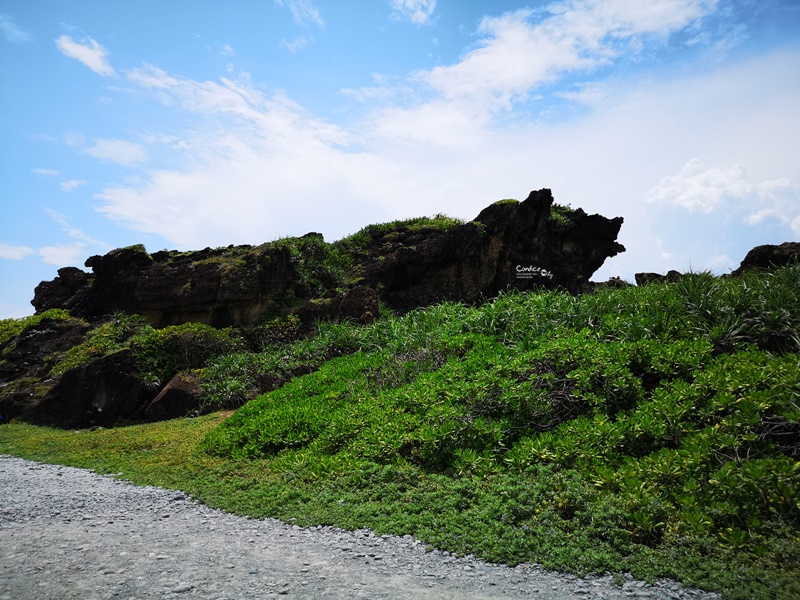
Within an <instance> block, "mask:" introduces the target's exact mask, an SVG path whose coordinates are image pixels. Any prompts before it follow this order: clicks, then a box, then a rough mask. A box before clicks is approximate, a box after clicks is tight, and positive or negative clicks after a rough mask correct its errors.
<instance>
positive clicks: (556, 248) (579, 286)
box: [365, 189, 625, 311]
mask: <svg viewBox="0 0 800 600" xmlns="http://www.w3.org/2000/svg"><path fill="white" fill-rule="evenodd" d="M552 205H553V196H552V193H551V192H550V190H547V189H543V190H539V191H535V192H531V194H530V195H529V196H528V198H527V199H526V200H525V201H524V202H498V203H495V204H492V205H491V206H489V207H487V208H485V209H484V210H483V211H481V213H480V214H479V215H478V216H477V217H476V218H475V220H474V221H472V222H469V223H465V224H464V225H461V226H458V227H454V228H452V229H450V230H448V231H444V232H430V233H428V232H425V233H423V232H390V233H388V234H381V235H378V236H376V237H375V238H374V239H373V241H372V244H371V246H370V250H371V252H372V253H373V254H375V255H377V256H380V257H381V258H380V260H375V261H372V262H369V263H368V264H367V265H366V276H365V279H366V280H367V281H368V282H369V283H370V284H371V285H374V286H376V287H379V286H380V287H381V289H382V292H381V299H382V300H383V302H385V303H386V304H387V305H388V306H389V307H390V308H393V309H395V310H401V311H402V310H409V309H412V308H415V307H418V306H426V305H430V304H435V303H437V302H441V301H442V300H456V301H461V302H468V303H474V302H479V301H481V300H482V299H484V298H490V297H493V296H495V295H497V293H498V292H500V291H502V290H506V289H510V288H516V289H521V290H529V289H539V288H545V289H555V288H563V289H567V290H569V291H571V292H573V293H578V292H581V291H584V290H585V289H586V286H587V283H588V280H589V278H590V277H591V276H592V275H593V274H594V272H595V271H596V270H597V269H599V268H600V266H601V265H602V264H603V262H604V261H605V259H606V258H610V257H612V256H615V255H616V254H618V253H620V252H624V250H625V247H624V246H622V245H621V244H619V243H617V241H616V238H617V235H618V233H619V230H620V227H621V226H622V217H617V218H615V219H607V218H605V217H602V216H600V215H587V214H586V213H585V212H584V211H583V210H581V209H577V210H570V211H566V212H564V213H563V214H562V215H560V216H561V217H562V218H561V219H558V220H557V219H553V218H551V207H552Z"/></svg>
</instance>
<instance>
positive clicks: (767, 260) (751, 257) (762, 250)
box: [732, 242, 800, 275]
mask: <svg viewBox="0 0 800 600" xmlns="http://www.w3.org/2000/svg"><path fill="white" fill-rule="evenodd" d="M792 262H800V242H784V243H783V244H780V245H778V246H775V245H772V244H766V245H764V246H756V247H755V248H753V249H752V250H750V252H748V253H747V255H746V256H745V257H744V260H742V264H740V265H739V268H738V269H736V270H735V271H733V273H732V275H741V274H742V273H744V272H745V271H750V270H752V269H769V268H774V267H782V266H784V265H787V264H789V263H792Z"/></svg>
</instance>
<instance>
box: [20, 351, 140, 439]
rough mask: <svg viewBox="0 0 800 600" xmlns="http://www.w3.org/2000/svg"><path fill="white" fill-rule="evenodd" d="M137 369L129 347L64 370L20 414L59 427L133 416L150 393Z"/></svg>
mask: <svg viewBox="0 0 800 600" xmlns="http://www.w3.org/2000/svg"><path fill="white" fill-rule="evenodd" d="M135 372H136V363H135V360H134V358H133V355H132V353H131V352H130V351H128V350H123V351H121V352H116V353H114V354H109V355H108V356H103V357H101V358H98V359H96V360H94V361H92V362H90V363H89V364H87V365H84V366H82V367H79V368H75V369H70V370H69V371H67V372H66V373H64V374H63V375H62V376H61V378H60V379H59V380H58V382H57V383H56V384H55V386H53V387H52V388H51V389H50V391H49V392H48V393H47V395H46V396H45V397H44V398H42V399H41V400H40V401H39V402H37V403H35V404H33V405H31V406H28V407H27V409H26V411H25V413H23V414H22V415H20V416H21V418H23V419H25V420H26V421H29V422H31V423H36V424H41V425H55V426H58V427H89V426H98V425H102V426H108V425H115V424H116V423H117V422H118V421H119V420H120V419H124V418H130V417H131V416H132V415H133V414H134V413H136V411H137V410H138V409H139V408H141V406H142V404H143V403H144V402H145V401H146V400H147V399H148V398H149V397H150V396H151V392H150V391H149V390H148V388H147V387H146V385H145V384H144V383H143V382H142V381H140V380H139V379H138V378H137V377H136V375H135Z"/></svg>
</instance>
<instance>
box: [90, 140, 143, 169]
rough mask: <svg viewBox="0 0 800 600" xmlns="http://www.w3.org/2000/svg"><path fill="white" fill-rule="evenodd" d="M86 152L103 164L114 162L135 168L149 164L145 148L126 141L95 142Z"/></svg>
mask: <svg viewBox="0 0 800 600" xmlns="http://www.w3.org/2000/svg"><path fill="white" fill-rule="evenodd" d="M85 152H86V153H87V154H88V155H90V156H93V157H95V158H97V159H100V160H101V161H103V162H113V163H117V164H118V165H122V166H125V167H135V166H137V165H140V164H142V163H145V162H147V150H145V148H144V146H141V145H140V144H135V143H133V142H128V141H126V140H95V142H94V144H93V145H91V146H90V147H88V148H86V150H85Z"/></svg>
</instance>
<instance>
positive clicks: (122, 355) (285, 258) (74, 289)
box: [0, 189, 625, 427]
mask: <svg viewBox="0 0 800 600" xmlns="http://www.w3.org/2000/svg"><path fill="white" fill-rule="evenodd" d="M552 207H553V196H552V194H551V192H550V190H547V189H543V190H539V191H536V192H531V194H530V196H529V197H528V198H527V199H526V200H525V201H524V202H517V201H502V202H499V203H495V204H493V205H491V206H489V207H487V208H486V209H484V210H483V211H481V213H480V214H479V215H478V216H477V217H476V218H475V220H473V221H471V222H468V223H464V224H456V223H453V222H449V224H448V225H447V226H443V225H442V224H441V223H440V222H438V221H436V220H426V221H423V225H419V223H416V224H412V223H410V222H407V223H398V224H391V225H390V226H388V227H387V226H376V227H367V228H365V229H364V230H362V232H359V234H356V236H353V238H352V239H351V238H347V239H345V240H341V241H339V242H335V243H333V244H327V243H326V242H325V241H324V240H323V238H322V236H321V235H320V234H317V233H309V234H307V235H306V236H303V237H302V238H296V239H294V240H292V241H289V242H286V243H279V242H276V243H271V244H265V245H262V246H255V247H253V246H229V247H227V248H218V249H215V250H212V249H210V248H206V249H205V250H201V251H197V252H185V253H180V252H176V251H161V252H155V253H153V254H149V253H148V252H147V251H146V250H145V248H144V247H143V246H133V247H129V248H122V249H118V250H114V251H112V252H109V253H108V254H106V255H104V256H92V257H91V258H89V259H88V260H87V261H86V263H85V265H86V267H88V268H90V269H91V271H92V272H91V273H87V272H84V271H81V270H79V269H76V268H73V267H70V268H65V269H61V270H59V272H58V277H56V278H55V279H53V280H52V281H46V282H42V283H41V284H40V285H39V286H37V288H36V290H35V297H34V299H33V301H32V304H33V305H34V307H35V308H36V311H37V313H42V312H44V311H46V310H48V309H51V308H66V309H68V310H69V311H70V314H72V315H73V316H75V317H82V318H84V319H86V320H88V321H92V322H94V323H98V322H102V321H103V320H106V319H107V318H108V317H109V316H110V315H112V314H113V313H115V312H118V311H121V312H125V313H138V314H141V315H144V316H145V317H146V318H147V320H148V321H149V322H150V324H152V325H153V326H155V327H165V326H168V325H179V324H183V323H190V322H197V323H203V324H207V325H212V326H214V327H227V326H234V327H239V328H243V329H245V330H249V331H255V330H257V329H258V327H257V326H261V325H262V324H264V323H265V322H270V321H272V320H274V319H275V318H278V317H279V318H283V317H286V316H288V315H293V318H296V319H297V320H299V321H300V323H301V326H300V327H299V328H298V332H299V334H302V333H303V332H304V331H308V330H309V329H310V328H311V327H313V325H314V323H316V322H317V321H318V320H320V319H321V320H329V321H343V320H349V321H352V322H355V323H360V324H366V323H369V322H371V321H373V320H375V319H376V318H377V317H378V313H379V307H380V306H381V304H383V305H384V306H388V307H389V308H391V309H393V310H395V311H398V312H405V311H408V310H412V309H414V308H417V307H421V306H427V305H431V304H435V303H438V302H441V301H444V300H455V301H461V302H466V303H478V302H481V301H482V300H484V299H487V298H491V297H493V296H495V295H496V294H497V293H498V292H500V291H503V290H506V289H509V288H516V289H521V290H531V289H539V288H544V289H554V288H562V289H567V290H569V291H571V292H573V293H579V292H581V291H584V290H585V289H587V288H588V287H589V284H588V280H589V278H590V277H591V276H592V274H593V273H594V272H595V271H596V270H597V269H598V268H599V267H600V266H601V265H602V264H603V261H605V259H606V258H609V257H611V256H614V255H616V254H618V253H619V252H623V251H624V250H625V248H624V247H623V246H622V245H620V244H619V243H617V241H616V238H617V235H618V233H619V230H620V227H621V225H622V218H621V217H617V218H615V219H607V218H605V217H602V216H600V215H587V214H586V213H585V212H584V211H583V210H581V209H577V210H571V209H567V208H564V207H559V208H558V211H557V214H552V212H551V209H552ZM362 233H363V235H361V234H362ZM358 236H360V237H358ZM356 237H358V240H357V241H354V239H355V238H356ZM348 240H349V241H348ZM87 328H88V326H87V327H84V328H81V329H80V330H75V331H73V332H72V333H71V334H70V336H71V337H69V338H66V337H65V338H64V344H65V346H64V349H66V348H68V347H70V346H71V345H74V344H77V343H79V342H80V341H81V339H82V336H83V334H84V333H85V332H86V330H87ZM251 328H252V329H251ZM34 333H35V332H30V335H34ZM57 337H58V336H57V335H56V338H57ZM54 339H55V338H54ZM53 343H57V340H56V341H54V342H53ZM18 346H19V351H18V352H19V353H20V359H19V361H16V360H12V361H7V364H6V365H4V366H2V368H0V386H2V385H3V377H4V375H3V374H4V373H6V372H7V373H6V375H5V377H6V379H7V380H8V381H9V385H11V384H13V383H14V382H15V381H16V383H19V381H20V379H19V378H20V377H23V376H25V377H30V379H31V381H33V382H35V383H36V384H37V386H38V387H37V390H38V391H37V393H36V395H35V396H30V395H25V394H23V396H24V397H22V396H20V397H16V396H14V397H13V398H12V397H10V396H9V395H8V394H5V393H4V391H3V388H2V387H0V410H3V411H5V410H6V407H9V406H11V407H13V413H14V414H13V415H11V416H19V417H20V418H23V419H25V420H28V421H31V422H34V423H41V424H51V425H58V426H62V427H86V426H93V425H98V426H99V425H103V426H106V425H113V424H115V423H117V422H118V421H120V420H125V419H130V418H131V417H139V418H148V419H151V420H157V419H166V418H172V417H175V416H180V415H183V414H186V413H187V412H190V411H191V410H192V409H193V408H196V407H197V406H199V404H200V402H201V400H202V398H201V396H202V391H201V389H200V386H199V384H198V382H197V381H196V380H194V379H192V378H191V377H187V376H184V375H180V374H178V375H175V377H173V378H172V380H171V381H169V383H167V385H166V386H165V387H164V388H163V389H161V390H160V391H159V390H158V389H153V388H151V387H149V386H148V385H146V384H145V383H143V382H142V381H140V380H139V379H137V377H136V375H135V373H136V371H137V365H136V364H135V360H134V357H133V356H132V354H131V353H130V352H129V351H122V352H117V353H115V354H111V355H108V356H104V357H100V358H97V359H94V360H92V361H91V362H90V363H88V364H86V365H84V366H82V367H79V368H75V369H72V370H70V371H67V372H66V373H64V374H63V375H62V376H61V377H60V378H54V379H47V375H46V373H47V372H48V371H49V369H50V367H51V366H52V365H50V366H48V365H45V364H38V363H37V359H36V358H31V359H30V361H29V362H31V364H32V365H33V366H30V365H28V366H24V365H23V364H22V363H23V362H24V360H26V359H24V356H28V355H30V352H28V354H27V355H26V354H24V352H25V349H24V345H20V343H19V342H18ZM43 351H44V350H43ZM34 353H35V351H34ZM56 354H58V353H56ZM56 354H53V352H52V350H47V352H46V354H42V355H41V356H45V355H47V356H51V357H52V356H55V355H56ZM48 360H50V361H51V362H52V360H51V359H48ZM20 361H22V362H20ZM39 363H41V359H39ZM26 364H27V363H26ZM37 365H38V366H37ZM29 367H30V368H29ZM3 369H5V371H3ZM162 383H163V382H162ZM12 387H13V389H15V390H17V389H24V386H19V385H17V386H16V387H14V386H13V385H12ZM155 387H156V388H157V387H158V385H157V384H156V386H155ZM8 389H11V388H8Z"/></svg>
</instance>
